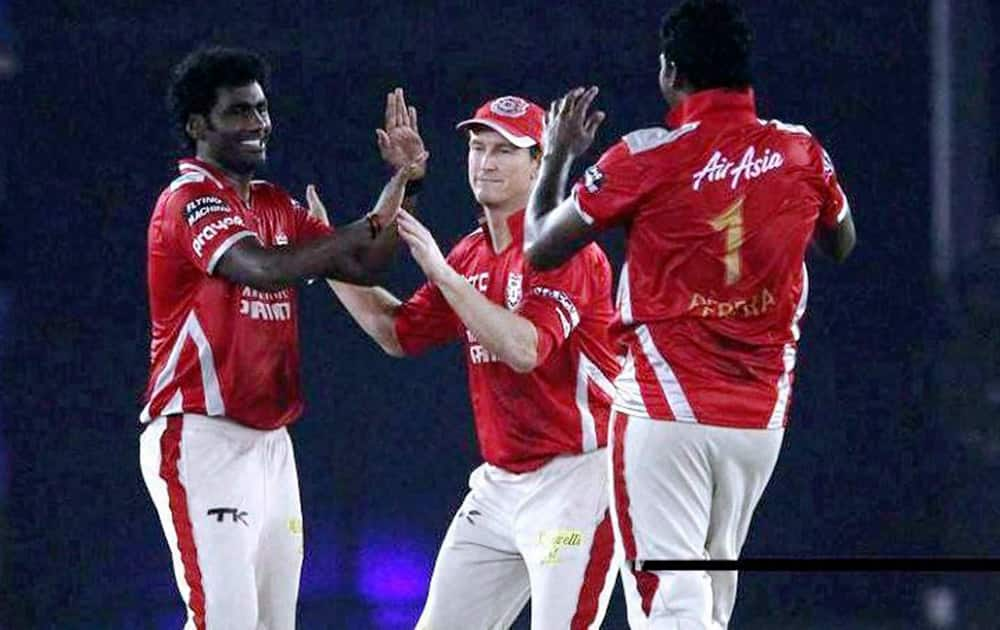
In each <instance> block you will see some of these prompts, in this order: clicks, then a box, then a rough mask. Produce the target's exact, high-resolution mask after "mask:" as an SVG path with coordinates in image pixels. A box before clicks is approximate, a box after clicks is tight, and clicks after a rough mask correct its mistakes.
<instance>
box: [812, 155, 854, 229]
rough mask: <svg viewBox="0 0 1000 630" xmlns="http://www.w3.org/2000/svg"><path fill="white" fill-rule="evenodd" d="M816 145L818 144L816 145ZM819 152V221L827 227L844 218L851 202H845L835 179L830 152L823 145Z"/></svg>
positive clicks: (841, 190)
mask: <svg viewBox="0 0 1000 630" xmlns="http://www.w3.org/2000/svg"><path fill="white" fill-rule="evenodd" d="M817 146H818V145H817ZM818 148H819V153H820V157H821V162H822V168H823V189H822V191H821V193H822V197H823V205H822V207H820V210H819V222H820V223H821V224H822V225H824V226H825V227H827V228H835V227H837V226H838V225H839V224H840V222H841V221H843V220H844V217H846V216H847V215H848V214H849V213H850V211H851V204H849V203H848V202H847V196H846V195H845V194H844V189H843V188H841V186H840V181H839V180H838V179H837V170H836V169H835V168H834V167H833V160H831V159H830V154H829V153H827V152H826V150H825V149H823V147H819V146H818Z"/></svg>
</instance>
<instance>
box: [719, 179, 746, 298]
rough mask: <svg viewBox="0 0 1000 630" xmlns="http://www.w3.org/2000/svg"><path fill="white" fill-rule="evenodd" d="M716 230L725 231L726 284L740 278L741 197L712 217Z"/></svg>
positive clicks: (741, 239) (733, 282)
mask: <svg viewBox="0 0 1000 630" xmlns="http://www.w3.org/2000/svg"><path fill="white" fill-rule="evenodd" d="M712 228H713V229H714V230H715V231H716V232H721V231H722V230H725V231H726V258H725V262H726V286H729V285H731V284H736V282H738V281H739V279H740V246H741V245H743V198H742V197H740V198H739V199H737V200H736V202H735V203H734V204H733V205H731V206H729V207H728V208H726V209H725V211H724V212H723V213H722V214H720V215H719V216H717V217H715V218H714V219H712Z"/></svg>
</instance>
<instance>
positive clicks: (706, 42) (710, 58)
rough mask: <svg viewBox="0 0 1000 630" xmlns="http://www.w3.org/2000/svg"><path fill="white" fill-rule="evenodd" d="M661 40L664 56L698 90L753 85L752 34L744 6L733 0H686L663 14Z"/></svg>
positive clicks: (681, 76) (682, 77)
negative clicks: (742, 7)
mask: <svg viewBox="0 0 1000 630" xmlns="http://www.w3.org/2000/svg"><path fill="white" fill-rule="evenodd" d="M660 39H661V43H662V49H661V50H662V51H663V56H664V57H665V58H666V60H667V61H668V62H673V63H674V64H675V65H676V66H677V74H678V77H679V78H680V79H682V80H683V81H686V82H687V84H688V85H689V86H690V87H691V88H692V89H693V90H695V91H697V90H709V89H713V88H728V89H744V88H747V87H750V85H751V84H752V77H751V73H750V44H751V43H752V41H753V34H752V33H751V32H750V25H749V24H748V23H747V20H746V17H745V16H744V15H743V11H742V9H741V8H740V7H739V6H738V5H737V4H736V3H734V2H731V1H730V0H685V1H684V2H683V3H682V4H681V5H680V6H678V7H676V8H674V9H673V10H672V11H670V12H668V13H667V14H666V15H665V16H664V18H663V24H662V26H661V28H660Z"/></svg>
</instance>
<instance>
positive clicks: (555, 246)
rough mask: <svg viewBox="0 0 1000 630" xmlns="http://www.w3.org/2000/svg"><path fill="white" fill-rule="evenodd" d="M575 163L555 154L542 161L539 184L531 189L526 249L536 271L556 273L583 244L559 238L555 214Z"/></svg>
mask: <svg viewBox="0 0 1000 630" xmlns="http://www.w3.org/2000/svg"><path fill="white" fill-rule="evenodd" d="M572 163H573V160H572V158H571V157H570V156H569V154H567V153H564V152H556V153H551V154H546V155H545V156H543V157H542V165H541V169H540V170H539V173H538V181H537V182H536V184H535V187H534V189H532V192H531V197H530V199H529V200H528V208H527V211H526V212H525V221H524V245H525V252H526V254H527V258H528V262H529V263H530V264H531V265H532V266H533V267H535V268H536V269H542V270H545V269H554V268H556V267H558V266H559V265H561V264H562V263H564V262H565V261H566V260H568V259H569V258H570V257H571V256H572V255H573V252H575V251H576V250H577V249H579V247H580V245H581V244H582V243H578V242H576V241H567V240H566V239H562V238H559V237H560V231H561V230H560V229H559V228H558V226H557V225H556V221H554V218H555V217H554V214H553V212H552V211H553V210H555V208H556V207H557V206H558V205H559V204H560V202H562V200H563V191H565V190H566V184H567V182H568V180H569V169H570V165H571V164H572Z"/></svg>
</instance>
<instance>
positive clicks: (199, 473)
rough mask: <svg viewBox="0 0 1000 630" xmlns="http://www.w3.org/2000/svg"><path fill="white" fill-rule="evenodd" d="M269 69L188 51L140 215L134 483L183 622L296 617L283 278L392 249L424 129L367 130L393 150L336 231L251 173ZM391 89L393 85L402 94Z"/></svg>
mask: <svg viewBox="0 0 1000 630" xmlns="http://www.w3.org/2000/svg"><path fill="white" fill-rule="evenodd" d="M267 74H268V73H267V66H266V65H265V63H264V61H263V60H262V59H261V58H260V57H258V56H257V55H255V54H253V53H250V52H247V51H243V50H236V49H225V48H209V49H202V50H199V51H196V52H194V53H192V54H191V55H189V56H188V57H187V58H186V59H184V61H182V62H181V63H180V64H179V65H178V66H177V67H176V68H175V69H174V75H173V81H172V83H171V85H170V90H169V96H170V103H171V105H172V109H173V115H174V116H175V118H176V121H177V122H178V123H179V124H180V126H181V128H182V129H183V130H184V134H185V138H186V140H187V141H188V143H189V145H190V148H191V149H192V150H193V153H194V156H193V157H191V158H188V159H184V160H181V162H180V173H179V174H178V176H177V177H176V178H175V179H174V180H173V181H172V182H171V183H170V184H169V185H168V186H167V187H166V188H165V189H164V190H163V192H162V193H161V194H160V197H159V199H158V200H157V202H156V207H155V208H154V210H153V213H152V217H151V219H150V223H149V232H148V258H147V263H148V267H147V271H148V282H149V302H150V315H151V319H152V326H151V327H152V344H151V350H150V359H151V365H150V376H149V385H148V388H147V391H146V396H145V398H146V406H145V408H144V409H143V410H142V414H141V422H142V423H144V424H145V425H146V426H145V430H144V431H143V433H142V436H141V438H140V463H141V468H142V474H143V479H144V480H145V482H146V486H147V488H148V489H149V493H150V496H151V497H152V500H153V503H154V505H155V506H156V510H157V512H158V513H159V517H160V522H161V524H162V526H163V532H164V534H165V536H166V539H167V543H168V546H169V547H170V551H171V554H172V556H173V568H174V574H175V577H176V579H177V585H178V588H179V590H180V593H181V596H182V598H183V599H184V602H185V604H186V606H187V624H186V626H185V628H187V629H188V630H194V629H198V630H204V629H206V628H207V629H209V630H212V629H223V628H228V629H238V630H247V629H252V628H268V629H269V630H291V629H292V628H294V627H295V607H296V599H297V597H298V586H299V571H300V568H301V565H302V550H303V546H302V544H303V543H302V529H303V527H302V510H301V506H300V502H299V487H298V478H297V474H296V468H295V458H294V454H293V452H292V444H291V441H290V439H289V436H288V432H287V431H286V429H285V427H286V426H287V425H288V424H290V423H292V422H294V421H295V420H296V419H297V418H298V417H299V415H301V413H302V406H303V405H302V396H301V393H300V389H299V346H298V326H297V316H298V305H297V301H296V288H295V283H296V282H297V281H299V280H302V279H305V278H308V277H312V276H327V277H334V278H339V279H341V280H344V281H349V282H357V283H361V284H371V283H373V282H374V280H375V278H376V277H377V276H376V272H377V271H379V270H380V269H381V268H382V267H384V266H385V264H386V263H387V261H388V257H389V254H390V253H391V250H392V248H393V243H394V242H395V241H396V240H397V239H396V236H395V230H394V229H392V228H389V227H387V226H389V225H390V222H392V221H393V220H394V218H395V214H396V211H397V209H398V207H399V204H400V202H401V201H402V199H403V194H404V187H405V185H406V183H407V180H408V179H409V177H410V176H411V174H412V173H413V172H415V171H416V170H419V169H420V168H422V165H421V164H420V162H421V161H422V160H424V159H426V154H425V152H424V151H423V145H422V143H421V141H420V137H419V135H417V134H416V133H413V132H409V133H407V132H406V131H405V130H393V137H392V138H390V136H389V135H388V133H387V131H388V130H383V131H382V133H381V135H380V145H385V143H390V144H392V146H391V147H389V146H384V147H383V153H385V152H390V153H394V155H396V156H397V157H398V156H400V155H405V157H406V158H407V161H408V162H411V163H414V164H413V165H411V166H403V167H401V168H397V170H396V173H395V175H393V177H392V178H391V179H390V180H389V182H388V183H387V184H386V186H385V188H384V190H383V191H382V197H381V198H380V199H379V203H378V204H377V205H376V207H375V209H374V210H373V211H372V212H371V213H369V214H368V215H367V216H366V217H365V218H363V219H361V220H359V221H356V222H354V223H351V224H349V225H346V226H343V227H341V228H338V229H337V230H336V231H331V229H330V228H329V227H328V226H327V225H325V224H323V223H320V222H319V221H317V220H316V219H314V218H312V217H311V216H309V214H308V213H307V211H306V210H305V209H303V208H302V207H300V206H299V205H298V204H297V203H296V202H295V201H294V200H293V199H292V198H291V197H290V196H289V195H288V193H286V192H285V191H284V190H282V189H281V188H279V187H278V186H276V185H274V184H271V183H269V182H265V181H259V180H254V179H253V175H254V172H255V171H256V170H257V169H258V168H259V167H260V166H261V165H263V164H264V162H265V158H266V155H267V149H268V146H269V142H270V137H271V118H270V114H269V113H268V103H267V97H266V95H265V90H266V86H267ZM398 96H399V97H400V98H401V94H398Z"/></svg>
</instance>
